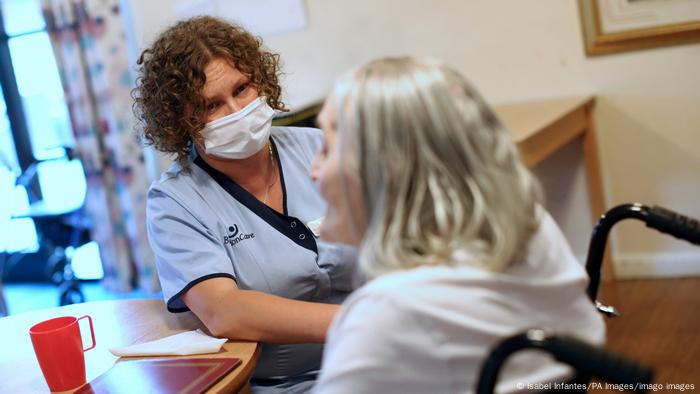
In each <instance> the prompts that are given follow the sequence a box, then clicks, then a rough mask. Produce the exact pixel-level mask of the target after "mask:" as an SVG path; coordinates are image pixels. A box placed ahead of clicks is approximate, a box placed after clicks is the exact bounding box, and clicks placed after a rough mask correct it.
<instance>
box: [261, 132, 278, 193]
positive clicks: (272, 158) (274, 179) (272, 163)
mask: <svg viewBox="0 0 700 394" xmlns="http://www.w3.org/2000/svg"><path fill="white" fill-rule="evenodd" d="M267 151H268V153H269V154H270V171H272V172H273V174H272V181H271V182H270V184H269V185H267V188H265V198H264V199H263V204H265V205H267V199H268V197H269V196H270V189H272V186H274V185H275V183H277V178H278V177H277V171H275V155H274V154H273V153H272V144H270V143H268V145H267Z"/></svg>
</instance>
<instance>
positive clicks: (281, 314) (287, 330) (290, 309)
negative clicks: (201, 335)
mask: <svg viewBox="0 0 700 394" xmlns="http://www.w3.org/2000/svg"><path fill="white" fill-rule="evenodd" d="M182 299H183V301H184V302H185V304H186V305H187V306H188V307H189V308H190V310H191V311H192V312H194V314H195V315H197V317H199V319H200V320H201V321H202V322H203V323H204V325H206V326H207V328H208V329H209V331H210V332H211V333H212V335H214V336H216V337H220V338H223V337H226V338H230V339H237V340H249V341H259V342H266V343H308V342H324V341H325V340H326V331H328V327H329V326H330V323H331V321H332V320H333V317H334V316H335V314H336V312H337V311H338V308H339V306H338V305H333V304H322V303H314V302H306V301H296V300H290V299H287V298H283V297H278V296H274V295H270V294H266V293H262V292H259V291H254V290H240V289H239V288H238V286H237V285H236V282H234V281H233V280H231V279H229V278H212V279H207V280H205V281H203V282H200V283H198V284H196V285H195V286H193V287H192V288H191V289H190V290H188V291H187V292H186V293H185V294H184V295H183V296H182Z"/></svg>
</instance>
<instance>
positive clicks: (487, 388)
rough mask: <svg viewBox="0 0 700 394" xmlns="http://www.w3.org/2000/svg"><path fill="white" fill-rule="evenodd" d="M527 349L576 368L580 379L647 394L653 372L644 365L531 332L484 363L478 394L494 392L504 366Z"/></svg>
mask: <svg viewBox="0 0 700 394" xmlns="http://www.w3.org/2000/svg"><path fill="white" fill-rule="evenodd" d="M523 349H538V350H542V351H544V352H546V353H549V354H551V355H552V356H554V358H555V359H556V360H558V361H560V362H562V363H565V364H568V365H570V366H572V367H573V368H574V369H575V370H576V371H577V373H578V374H579V376H583V377H585V378H590V377H596V378H600V379H602V380H604V381H607V382H611V383H616V384H625V385H626V386H629V387H630V388H631V389H630V390H629V391H634V392H638V393H644V392H646V391H647V390H646V388H645V387H648V386H647V385H648V383H650V382H651V379H652V377H653V371H652V370H651V369H650V368H648V367H646V366H643V365H641V364H638V363H636V362H634V361H631V360H628V359H626V358H623V357H620V356H617V355H614V354H612V353H609V352H608V351H606V350H605V349H603V348H599V347H595V346H592V345H589V344H587V343H585V342H582V341H580V340H578V339H575V338H571V337H566V336H553V335H552V336H550V335H547V334H546V333H545V332H544V331H543V330H540V329H531V330H528V331H526V332H524V333H521V334H517V335H514V336H512V337H509V338H507V339H505V340H503V341H502V342H500V343H499V344H498V345H496V347H494V348H493V350H492V351H491V353H490V354H489V355H488V357H487V358H486V361H484V364H483V365H482V368H481V372H480V374H479V381H478V383H477V393H478V394H485V393H493V390H494V388H495V387H496V381H497V379H498V374H499V372H500V369H501V367H502V366H503V364H504V363H505V361H506V359H507V358H508V357H509V356H510V355H512V354H513V353H515V352H517V351H519V350H523Z"/></svg>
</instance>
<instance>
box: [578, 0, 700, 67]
mask: <svg viewBox="0 0 700 394" xmlns="http://www.w3.org/2000/svg"><path fill="white" fill-rule="evenodd" d="M578 4H579V11H580V14H581V26H582V28H583V38H584V43H585V47H586V54H587V55H589V56H596V55H605V54H609V53H615V52H624V51H632V50H636V49H643V48H652V47H659V46H664V45H677V44H685V43H690V42H700V0H578Z"/></svg>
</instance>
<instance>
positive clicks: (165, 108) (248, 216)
mask: <svg viewBox="0 0 700 394" xmlns="http://www.w3.org/2000/svg"><path fill="white" fill-rule="evenodd" d="M138 64H139V66H140V77H139V79H138V81H137V87H136V88H135V89H134V93H133V95H134V98H135V105H134V107H135V110H136V114H137V116H138V117H139V118H140V120H141V121H142V126H143V138H144V139H145V141H146V142H147V143H149V144H150V145H152V146H154V147H155V148H156V149H157V150H159V151H161V152H164V153H168V154H172V155H173V156H174V158H175V159H176V163H175V164H174V165H173V166H172V167H171V168H170V169H168V170H167V171H166V172H165V173H163V174H162V176H161V178H160V180H158V181H156V182H154V183H153V185H152V186H151V188H150V190H149V193H148V202H147V204H148V210H147V215H148V234H149V239H150V242H151V246H152V248H153V250H154V252H155V255H156V263H157V268H158V276H159V278H160V282H161V285H162V288H163V296H164V298H165V301H166V303H167V307H168V310H169V311H171V312H184V311H188V310H189V311H192V312H194V314H195V315H197V317H199V319H200V320H201V321H202V322H203V323H204V324H205V325H206V326H207V328H208V329H209V330H210V331H211V333H212V334H213V335H215V336H218V337H228V338H231V339H239V340H252V341H261V342H263V343H264V345H263V350H262V354H261V357H260V361H259V363H258V367H257V369H256V371H255V374H254V375H253V377H254V378H253V380H252V384H253V387H254V389H256V391H258V392H289V393H294V392H304V391H306V390H308V389H309V388H310V387H311V385H312V384H313V380H314V379H315V377H316V374H317V372H318V368H319V367H320V362H321V355H322V352H323V347H322V342H324V340H325V338H326V331H327V329H328V326H329V324H330V322H331V320H332V318H333V316H334V314H335V313H336V311H337V308H338V306H337V305H335V304H338V303H340V302H342V300H343V299H344V298H345V296H346V295H347V293H348V292H349V291H350V290H351V287H350V286H351V281H350V278H351V274H350V272H351V268H352V265H351V264H349V262H350V261H352V259H353V258H354V254H353V253H352V250H351V249H350V248H347V247H341V246H340V245H334V244H331V243H328V242H324V241H321V240H318V239H317V234H315V233H314V231H315V230H314V229H315V223H317V222H318V221H319V219H320V217H321V216H322V215H323V214H324V212H325V203H324V201H323V200H322V199H321V197H320V195H319V194H318V190H317V187H316V185H315V184H314V183H313V182H312V180H311V179H310V178H309V169H310V166H311V163H312V161H313V158H314V156H315V154H316V153H317V151H318V150H319V149H320V148H321V145H322V140H323V136H322V134H321V132H320V131H319V130H316V129H304V128H284V127H271V120H272V117H273V115H274V114H275V111H276V110H284V105H283V103H282V101H281V100H280V94H281V88H280V85H279V81H278V74H279V57H278V55H276V54H273V53H270V52H268V51H266V50H265V49H263V48H262V47H261V42H260V40H259V39H256V38H255V37H253V36H251V35H250V34H249V33H248V32H246V31H245V30H243V29H241V28H240V27H238V26H235V25H232V24H230V23H228V22H225V21H223V20H220V19H216V18H212V17H197V18H193V19H190V20H186V21H182V22H179V23H177V24H175V25H174V26H172V27H170V28H169V29H167V30H166V31H165V32H163V33H162V34H161V35H160V36H159V37H158V38H157V39H156V41H155V42H154V43H153V45H152V46H151V47H150V48H148V49H146V50H145V51H143V53H142V54H141V57H140V59H139V61H138Z"/></svg>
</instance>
